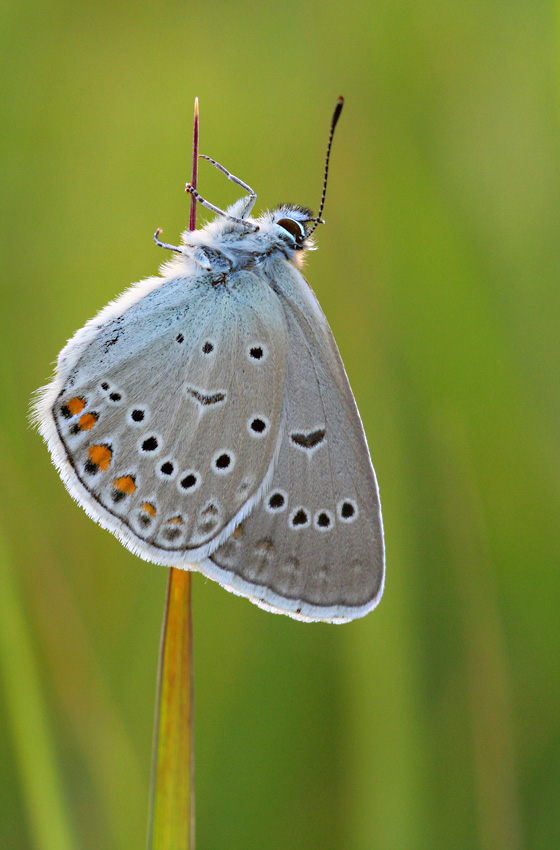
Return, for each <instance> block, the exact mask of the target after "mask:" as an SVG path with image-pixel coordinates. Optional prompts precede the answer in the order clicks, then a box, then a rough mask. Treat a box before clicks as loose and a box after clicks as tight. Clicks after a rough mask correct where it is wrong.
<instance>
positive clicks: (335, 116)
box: [306, 97, 344, 238]
mask: <svg viewBox="0 0 560 850" xmlns="http://www.w3.org/2000/svg"><path fill="white" fill-rule="evenodd" d="M343 106H344V98H343V97H339V98H338V100H337V102H336V107H335V110H334V113H333V117H332V121H331V131H330V133H329V143H328V145H327V156H326V159H325V179H324V180H323V194H322V195H321V206H320V207H319V212H318V213H317V218H315V219H313V221H314V222H315V224H314V225H313V227H312V228H311V230H310V231H309V233H308V234H307V237H306V238H308V237H309V236H311V234H312V233H313V231H314V230H315V228H316V227H317V225H319V224H323V223H324V222H323V221H322V219H321V214H322V212H323V209H324V206H325V198H326V196H327V178H328V176H329V160H330V158H331V148H332V140H333V136H334V128H335V127H336V125H337V123H338V119H339V118H340V113H341V112H342V107H343Z"/></svg>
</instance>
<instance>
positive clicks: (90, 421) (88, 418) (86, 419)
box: [78, 413, 97, 431]
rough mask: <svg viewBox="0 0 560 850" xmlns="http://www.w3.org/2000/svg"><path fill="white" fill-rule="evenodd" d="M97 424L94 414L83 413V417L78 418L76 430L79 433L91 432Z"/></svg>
mask: <svg viewBox="0 0 560 850" xmlns="http://www.w3.org/2000/svg"><path fill="white" fill-rule="evenodd" d="M96 422H97V414H96V413H84V415H83V416H80V420H79V422H78V428H79V429H80V431H91V429H92V428H93V426H94V425H95V423H96Z"/></svg>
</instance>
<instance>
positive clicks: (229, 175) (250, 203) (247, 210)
mask: <svg viewBox="0 0 560 850" xmlns="http://www.w3.org/2000/svg"><path fill="white" fill-rule="evenodd" d="M200 158H201V159H205V160H206V161H207V162H209V163H210V165H213V166H214V168H217V169H218V171H221V172H222V174H225V175H226V177H227V179H228V180H231V182H232V183H235V184H236V185H237V186H241V188H242V189H245V191H246V192H247V194H248V195H249V197H248V198H247V201H246V203H245V209H244V210H243V216H242V218H244V217H245V216H246V215H248V214H249V213H250V212H251V210H252V209H253V206H254V203H255V201H256V200H257V193H256V192H255V191H254V189H251V187H250V186H248V185H247V183H244V182H243V180H240V179H239V177H236V176H235V174H232V173H231V171H228V170H227V168H224V166H223V165H220V163H219V162H216V160H215V159H212V157H210V156H206V155H205V154H203V153H201V154H200Z"/></svg>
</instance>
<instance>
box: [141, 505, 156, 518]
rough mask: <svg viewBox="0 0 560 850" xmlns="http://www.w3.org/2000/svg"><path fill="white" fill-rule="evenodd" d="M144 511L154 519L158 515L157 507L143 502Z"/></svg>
mask: <svg viewBox="0 0 560 850" xmlns="http://www.w3.org/2000/svg"><path fill="white" fill-rule="evenodd" d="M142 510H143V511H144V513H146V514H148V516H151V517H152V518H153V517H155V515H156V506H155V505H152V503H151V502H143V504H142Z"/></svg>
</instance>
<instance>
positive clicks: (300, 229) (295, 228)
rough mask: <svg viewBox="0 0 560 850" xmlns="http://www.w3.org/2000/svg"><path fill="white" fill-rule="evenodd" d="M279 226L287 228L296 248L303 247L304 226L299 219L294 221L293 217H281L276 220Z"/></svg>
mask: <svg viewBox="0 0 560 850" xmlns="http://www.w3.org/2000/svg"><path fill="white" fill-rule="evenodd" d="M276 224H278V225H279V226H280V227H283V228H284V230H287V231H288V233H290V234H291V235H292V236H293V237H294V239H295V241H296V248H302V247H303V240H304V239H305V228H304V226H303V224H302V223H301V221H295V220H294V219H293V218H281V219H280V220H279V221H277V222H276Z"/></svg>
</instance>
